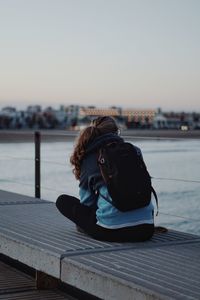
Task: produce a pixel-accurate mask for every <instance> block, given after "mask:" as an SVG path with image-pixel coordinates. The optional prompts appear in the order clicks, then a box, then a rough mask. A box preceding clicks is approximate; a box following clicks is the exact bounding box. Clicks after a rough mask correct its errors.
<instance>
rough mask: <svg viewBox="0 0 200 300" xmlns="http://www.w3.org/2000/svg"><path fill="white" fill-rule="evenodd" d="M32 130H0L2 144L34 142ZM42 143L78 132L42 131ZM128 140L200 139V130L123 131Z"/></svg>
mask: <svg viewBox="0 0 200 300" xmlns="http://www.w3.org/2000/svg"><path fill="white" fill-rule="evenodd" d="M34 132H35V131H32V130H0V143H16V142H33V141H34ZM40 132H41V141H42V142H58V141H68V140H73V139H75V137H76V136H77V134H78V131H69V130H40ZM121 135H122V137H124V138H126V139H166V138H167V139H199V138H200V130H188V131H181V130H123V131H122V133H121Z"/></svg>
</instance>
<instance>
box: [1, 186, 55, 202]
mask: <svg viewBox="0 0 200 300" xmlns="http://www.w3.org/2000/svg"><path fill="white" fill-rule="evenodd" d="M39 203H51V202H50V201H46V200H42V199H36V198H33V197H29V196H25V195H20V194H17V193H9V192H6V191H2V190H0V205H12V204H39Z"/></svg>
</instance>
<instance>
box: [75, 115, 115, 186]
mask: <svg viewBox="0 0 200 300" xmlns="http://www.w3.org/2000/svg"><path fill="white" fill-rule="evenodd" d="M106 133H118V127H117V124H116V122H115V120H114V119H113V118H112V117H109V116H106V117H98V118H96V119H94V120H93V121H92V122H91V124H90V126H88V127H86V128H85V129H83V130H82V131H81V132H80V135H79V137H78V139H77V141H76V144H75V147H74V151H73V153H72V155H71V157H70V162H71V164H72V166H73V167H74V168H73V173H74V175H75V177H76V179H78V180H79V179H80V174H81V162H82V160H83V157H84V155H85V151H86V148H87V145H88V143H90V142H91V141H93V140H94V139H95V138H96V137H98V136H100V135H103V134H106Z"/></svg>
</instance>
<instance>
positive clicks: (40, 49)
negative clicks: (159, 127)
mask: <svg viewBox="0 0 200 300" xmlns="http://www.w3.org/2000/svg"><path fill="white" fill-rule="evenodd" d="M37 103H39V104H42V105H44V106H47V105H49V104H50V105H53V106H55V107H56V106H59V105H60V104H66V105H67V104H83V105H97V106H109V105H120V106H123V107H131V108H157V107H162V108H163V109H166V110H190V111H191V110H196V111H199V112H200V0H0V107H2V106H4V105H14V106H26V105H29V104H37Z"/></svg>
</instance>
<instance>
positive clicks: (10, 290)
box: [0, 261, 75, 300]
mask: <svg viewBox="0 0 200 300" xmlns="http://www.w3.org/2000/svg"><path fill="white" fill-rule="evenodd" d="M0 299H2V300H75V299H74V298H72V297H71V296H68V295H67V294H64V293H63V292H61V291H59V290H55V291H52V290H40V291H39V290H36V288H35V281H34V279H33V278H32V277H30V276H28V275H26V274H24V273H23V272H20V271H19V270H17V269H14V268H12V267H11V266H8V265H7V264H5V263H3V262H1V261H0Z"/></svg>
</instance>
